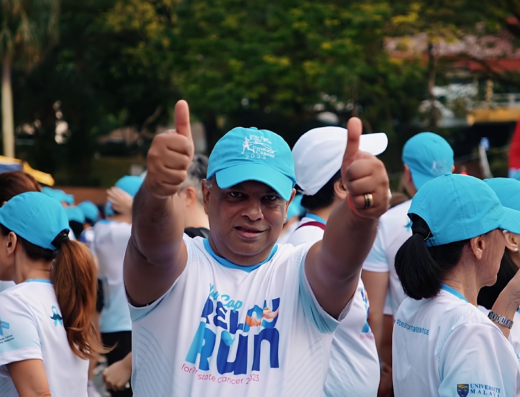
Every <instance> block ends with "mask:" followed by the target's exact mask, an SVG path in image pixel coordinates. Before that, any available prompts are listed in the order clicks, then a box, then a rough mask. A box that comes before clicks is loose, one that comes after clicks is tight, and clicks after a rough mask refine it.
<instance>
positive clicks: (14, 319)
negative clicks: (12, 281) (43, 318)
mask: <svg viewBox="0 0 520 397" xmlns="http://www.w3.org/2000/svg"><path fill="white" fill-rule="evenodd" d="M34 359H37V360H43V356H42V350H41V343H40V337H39V335H38V325H37V323H36V320H35V317H34V315H33V313H32V311H31V310H30V308H29V307H28V306H27V305H25V304H24V303H23V302H22V301H20V299H19V298H18V297H16V296H12V295H11V294H9V293H7V292H4V293H2V294H0V366H2V365H6V364H10V363H13V362H17V361H24V360H34Z"/></svg>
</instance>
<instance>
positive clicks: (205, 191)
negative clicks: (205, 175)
mask: <svg viewBox="0 0 520 397" xmlns="http://www.w3.org/2000/svg"><path fill="white" fill-rule="evenodd" d="M210 185H211V184H210V183H208V181H207V180H206V179H203V180H202V198H203V199H204V212H205V213H206V215H208V203H209V197H210V195H211V189H210V188H209V187H208V186H210Z"/></svg>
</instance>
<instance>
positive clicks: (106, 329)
mask: <svg viewBox="0 0 520 397" xmlns="http://www.w3.org/2000/svg"><path fill="white" fill-rule="evenodd" d="M142 183H143V180H142V179H141V178H140V177H139V176H130V175H126V176H124V177H122V178H121V179H119V180H118V181H117V182H116V183H115V187H117V188H119V189H121V190H122V191H123V192H125V193H126V194H128V195H129V196H130V197H133V196H135V194H136V193H137V191H138V190H139V188H140V187H141V184H142ZM105 211H106V214H107V215H108V216H107V219H102V220H100V221H98V222H97V223H96V224H95V225H94V228H93V229H94V242H93V244H92V252H93V254H94V255H95V257H96V258H97V260H98V265H99V279H100V280H101V281H102V285H103V295H104V305H103V308H102V310H101V316H100V321H99V328H100V330H101V336H102V339H103V344H104V345H105V346H115V348H114V349H113V350H112V351H110V352H109V353H107V355H106V357H107V364H108V366H109V369H110V367H111V366H113V365H114V366H115V368H116V370H117V371H119V370H121V369H123V370H126V372H128V373H130V372H131V366H130V364H131V361H130V360H131V351H132V343H131V340H132V322H131V320H130V312H129V310H128V304H127V301H126V295H125V286H124V283H123V260H124V256H125V251H126V246H127V244H128V240H129V238H130V233H131V228H132V225H131V223H132V217H131V215H130V214H126V213H124V214H123V213H118V212H117V211H115V210H114V208H113V207H112V203H111V202H110V201H107V205H106V206H105ZM113 369H114V367H112V368H111V370H113ZM128 376H129V375H128ZM125 384H126V382H125ZM108 386H109V389H111V390H109V391H110V393H111V395H112V396H114V397H115V396H120V397H125V396H131V395H132V391H131V389H130V388H125V387H124V386H125V385H123V387H122V389H123V390H118V389H119V388H117V389H116V388H113V387H111V386H112V385H108Z"/></svg>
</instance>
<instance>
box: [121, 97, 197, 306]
mask: <svg viewBox="0 0 520 397" xmlns="http://www.w3.org/2000/svg"><path fill="white" fill-rule="evenodd" d="M175 126H176V131H167V132H164V133H162V134H160V135H157V136H156V137H155V138H154V140H153V142H152V146H151V147H150V150H149V151H148V158H147V163H148V170H147V174H146V178H145V180H144V182H143V185H142V186H141V189H140V190H139V192H138V193H137V195H136V196H135V199H134V204H133V216H132V236H131V238H130V240H129V242H128V247H127V251H126V255H125V265H124V279H125V286H126V291H127V294H128V297H129V299H130V302H131V303H132V304H134V305H136V306H144V305H146V304H149V303H151V302H153V301H155V300H156V299H158V298H159V297H161V296H162V295H163V294H164V293H165V292H166V291H167V290H168V289H169V288H170V287H171V286H172V285H173V283H174V282H175V280H176V279H177V278H178V277H179V276H180V274H181V273H182V272H183V270H184V268H185V267H186V262H187V260H188V254H187V250H186V246H185V245H184V243H183V240H182V236H183V230H184V212H183V209H182V206H181V205H180V202H179V197H178V195H177V192H178V191H179V190H180V187H181V185H182V183H183V182H184V180H185V179H186V176H187V170H188V167H189V166H190V164H191V159H192V157H193V150H194V147H193V140H192V137H191V129H190V117H189V109H188V104H187V103H186V101H179V102H177V105H176V106H175Z"/></svg>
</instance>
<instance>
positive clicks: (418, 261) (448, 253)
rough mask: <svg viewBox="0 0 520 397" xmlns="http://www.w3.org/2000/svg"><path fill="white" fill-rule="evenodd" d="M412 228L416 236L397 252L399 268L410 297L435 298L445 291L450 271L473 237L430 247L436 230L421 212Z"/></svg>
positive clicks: (396, 267) (401, 278)
mask: <svg viewBox="0 0 520 397" xmlns="http://www.w3.org/2000/svg"><path fill="white" fill-rule="evenodd" d="M412 231H413V235H412V237H410V238H409V239H408V240H406V242H405V243H404V244H403V245H402V246H401V248H399V251H397V254H396V256H395V270H396V272H397V275H398V277H399V280H400V281H401V285H402V286H403V289H404V292H405V293H406V295H408V296H409V297H410V298H413V299H416V300H420V299H428V298H433V297H434V296H436V295H437V294H438V293H439V291H440V290H441V286H442V283H443V281H444V278H445V276H446V273H447V272H448V271H449V270H451V269H452V268H453V267H455V265H457V263H459V261H460V258H461V257H462V251H463V250H464V246H465V245H466V244H467V243H468V242H469V240H463V241H456V242H454V243H450V244H446V245H439V246H436V247H428V246H427V245H426V240H427V239H428V238H430V237H432V233H431V231H430V228H429V226H428V225H427V223H426V222H425V221H424V219H422V218H421V217H419V216H417V215H414V216H413V224H412Z"/></svg>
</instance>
